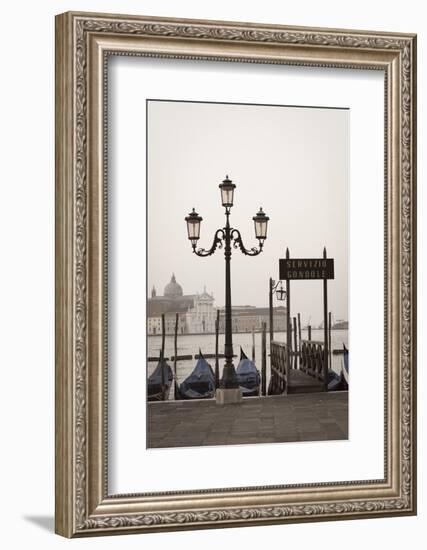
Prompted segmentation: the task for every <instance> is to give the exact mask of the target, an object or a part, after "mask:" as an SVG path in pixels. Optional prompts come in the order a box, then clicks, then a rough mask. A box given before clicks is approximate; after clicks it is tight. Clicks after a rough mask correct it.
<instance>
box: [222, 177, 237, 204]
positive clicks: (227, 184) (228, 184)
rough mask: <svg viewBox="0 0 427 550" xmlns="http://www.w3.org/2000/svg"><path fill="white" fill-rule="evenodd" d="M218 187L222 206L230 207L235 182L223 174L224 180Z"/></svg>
mask: <svg viewBox="0 0 427 550" xmlns="http://www.w3.org/2000/svg"><path fill="white" fill-rule="evenodd" d="M219 188H220V189H221V202H222V206H224V207H225V208H231V207H232V206H233V200H234V190H235V188H236V186H235V184H234V183H233V182H232V181H231V180H230V179H228V176H225V180H223V182H222V183H220V184H219Z"/></svg>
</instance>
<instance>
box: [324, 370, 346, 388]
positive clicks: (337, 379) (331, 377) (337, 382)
mask: <svg viewBox="0 0 427 550" xmlns="http://www.w3.org/2000/svg"><path fill="white" fill-rule="evenodd" d="M345 385H346V383H345V380H344V376H343V373H342V371H341V373H340V374H338V373H336V372H335V371H334V370H332V369H329V370H328V391H339V390H344V389H346V387H345Z"/></svg>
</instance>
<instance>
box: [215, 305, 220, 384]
mask: <svg viewBox="0 0 427 550" xmlns="http://www.w3.org/2000/svg"><path fill="white" fill-rule="evenodd" d="M218 340H219V309H217V310H216V319H215V388H219V361H218Z"/></svg>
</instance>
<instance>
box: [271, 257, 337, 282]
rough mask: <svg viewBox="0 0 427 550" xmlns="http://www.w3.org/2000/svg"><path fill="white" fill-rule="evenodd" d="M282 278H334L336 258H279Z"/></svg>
mask: <svg viewBox="0 0 427 550" xmlns="http://www.w3.org/2000/svg"><path fill="white" fill-rule="evenodd" d="M279 272H280V275H279V276H280V279H282V280H283V281H284V280H304V279H333V278H334V260H333V259H332V258H319V259H313V258H293V259H280V260H279Z"/></svg>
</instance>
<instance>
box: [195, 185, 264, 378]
mask: <svg viewBox="0 0 427 550" xmlns="http://www.w3.org/2000/svg"><path fill="white" fill-rule="evenodd" d="M219 188H220V190H221V202H222V206H223V207H224V208H225V218H226V222H225V226H224V227H223V228H221V229H217V230H216V232H215V235H214V240H213V243H212V246H211V247H210V248H209V249H208V250H205V249H204V248H197V241H198V240H199V238H200V225H201V222H202V220H203V218H202V217H201V216H199V214H198V213H197V212H196V211H195V209H194V208H193V211H192V212H191V213H190V214H189V215H188V216H187V217H186V218H185V221H186V222H187V232H188V239H189V240H190V242H191V246H192V248H193V252H194V254H196V255H197V256H201V257H206V256H211V255H212V254H213V253H214V252H215V250H216V249H217V248H222V247H224V257H225V345H224V356H225V365H224V370H223V374H222V378H221V381H220V388H222V389H235V388H238V387H239V384H238V382H237V376H236V371H235V368H234V365H233V335H232V314H231V273H230V260H231V253H232V248H231V244H233V248H236V249H237V248H240V251H241V252H242V253H243V254H245V255H246V256H258V254H260V253H261V252H262V248H263V246H264V241H265V239H266V238H267V225H268V220H269V217H268V216H267V215H266V214H265V212H263V210H262V208H260V209H259V212H258V213H257V214H256V215H255V216H254V217H253V218H252V219H253V221H254V225H255V238H256V239H258V245H259V247H258V248H256V247H253V248H250V249H247V248H245V246H244V244H243V241H242V236H241V234H240V231H239V230H238V229H234V228H233V227H231V226H230V211H231V208H232V206H233V202H234V190H235V188H236V185H235V184H234V183H233V182H232V181H231V180H230V179H229V178H228V176H226V177H225V180H223V182H222V183H220V185H219Z"/></svg>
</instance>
